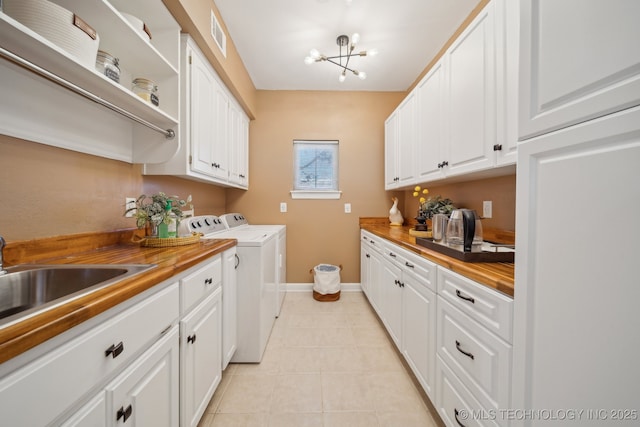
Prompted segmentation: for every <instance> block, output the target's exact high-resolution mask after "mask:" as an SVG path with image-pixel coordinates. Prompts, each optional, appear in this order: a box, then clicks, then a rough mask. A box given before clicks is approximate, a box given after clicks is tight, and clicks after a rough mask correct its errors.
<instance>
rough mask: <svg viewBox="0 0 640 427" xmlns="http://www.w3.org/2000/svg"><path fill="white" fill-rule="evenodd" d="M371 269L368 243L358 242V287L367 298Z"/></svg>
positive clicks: (368, 296)
mask: <svg viewBox="0 0 640 427" xmlns="http://www.w3.org/2000/svg"><path fill="white" fill-rule="evenodd" d="M370 271H371V254H370V253H369V245H368V244H367V243H365V242H361V243H360V287H361V288H362V292H364V294H365V296H366V297H367V298H371V296H370V295H369V272H370Z"/></svg>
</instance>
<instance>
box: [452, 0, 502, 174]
mask: <svg viewBox="0 0 640 427" xmlns="http://www.w3.org/2000/svg"><path fill="white" fill-rule="evenodd" d="M493 6H494V4H493V3H489V4H488V5H487V6H486V7H485V8H484V9H483V11H482V12H481V13H480V14H479V15H478V16H477V17H476V19H474V20H473V22H472V23H471V24H470V25H469V27H467V29H466V30H465V31H464V32H463V33H462V34H461V35H460V36H459V37H458V38H457V39H456V41H455V42H454V44H453V45H452V46H451V48H450V49H449V50H448V51H447V53H446V54H445V56H444V58H445V61H446V70H447V84H448V96H447V104H448V106H447V117H446V120H447V124H448V128H447V135H448V145H449V156H448V159H446V161H448V163H449V164H448V166H447V170H446V171H447V174H448V175H457V174H461V173H466V172H472V171H478V170H481V169H487V168H490V167H492V166H493V163H494V161H493V159H494V154H493V144H494V141H495V139H496V96H495V84H496V82H495V50H496V49H495V40H494V39H495V37H494V15H493Z"/></svg>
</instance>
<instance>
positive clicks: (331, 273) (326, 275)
mask: <svg viewBox="0 0 640 427" xmlns="http://www.w3.org/2000/svg"><path fill="white" fill-rule="evenodd" d="M340 270H342V266H336V265H331V264H318V265H316V266H315V267H314V268H313V299H315V300H317V301H337V300H339V299H340Z"/></svg>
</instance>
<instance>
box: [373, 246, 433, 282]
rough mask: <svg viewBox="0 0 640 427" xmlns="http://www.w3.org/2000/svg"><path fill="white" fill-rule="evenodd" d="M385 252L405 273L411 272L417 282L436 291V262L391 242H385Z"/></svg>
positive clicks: (387, 257)
mask: <svg viewBox="0 0 640 427" xmlns="http://www.w3.org/2000/svg"><path fill="white" fill-rule="evenodd" d="M383 254H384V256H385V258H386V259H388V260H390V261H391V262H392V263H394V264H395V265H397V266H398V267H400V269H402V272H403V273H409V274H411V275H412V277H413V279H414V282H415V283H417V284H419V285H422V286H424V287H426V288H427V289H429V290H431V291H432V292H436V279H437V266H436V264H434V263H432V262H431V261H429V260H427V259H425V258H422V257H421V256H420V255H418V254H415V253H413V252H411V251H408V250H406V249H404V248H401V247H400V246H398V245H395V244H393V243H390V242H385V246H384V251H383Z"/></svg>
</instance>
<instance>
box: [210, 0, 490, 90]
mask: <svg viewBox="0 0 640 427" xmlns="http://www.w3.org/2000/svg"><path fill="white" fill-rule="evenodd" d="M478 2H479V0H350V1H349V0H214V3H215V4H216V6H217V7H218V9H219V11H220V13H221V15H222V20H223V21H224V23H225V24H226V26H227V28H228V30H229V33H230V34H228V35H227V36H228V37H230V38H231V39H232V40H233V43H234V44H235V46H236V48H237V50H238V52H239V54H240V57H241V58H242V60H243V62H244V65H245V67H246V68H247V70H248V72H249V75H250V76H251V79H252V80H253V83H254V85H255V86H256V88H257V89H264V90H364V91H405V90H407V89H408V88H409V86H411V84H412V83H413V82H414V81H415V80H416V78H417V77H418V76H419V75H420V73H421V72H422V71H423V70H424V69H425V67H426V66H427V64H428V63H429V62H430V61H431V59H432V58H433V57H434V56H435V55H436V54H437V53H438V51H439V50H440V49H441V47H442V46H443V45H444V43H445V42H446V41H447V40H448V39H449V37H451V35H452V34H453V33H454V32H455V30H456V29H457V28H458V27H459V26H460V24H461V23H462V21H463V20H464V19H465V18H466V17H467V16H468V15H469V13H470V12H471V10H472V9H473V8H474V7H475V6H476V5H477V4H478ZM353 33H359V34H360V42H359V43H358V45H357V46H356V49H355V51H361V50H367V49H372V48H376V49H377V50H378V51H379V54H378V55H377V56H375V57H354V58H352V59H351V62H350V63H349V68H354V69H357V70H359V71H365V72H366V73H367V79H366V80H360V79H359V78H357V77H356V76H354V75H353V74H351V73H347V78H346V80H345V81H344V82H343V83H340V82H339V81H338V75H339V74H340V72H341V69H340V68H339V67H338V66H336V65H334V64H330V63H328V62H319V63H314V64H311V65H307V64H305V63H304V58H305V56H307V55H309V51H310V50H311V49H312V48H316V49H318V50H319V51H320V52H321V53H323V54H325V55H327V56H333V55H338V54H339V47H338V45H337V44H336V38H337V37H338V36H339V35H341V34H346V35H348V36H349V37H351V35H352V34H353Z"/></svg>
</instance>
